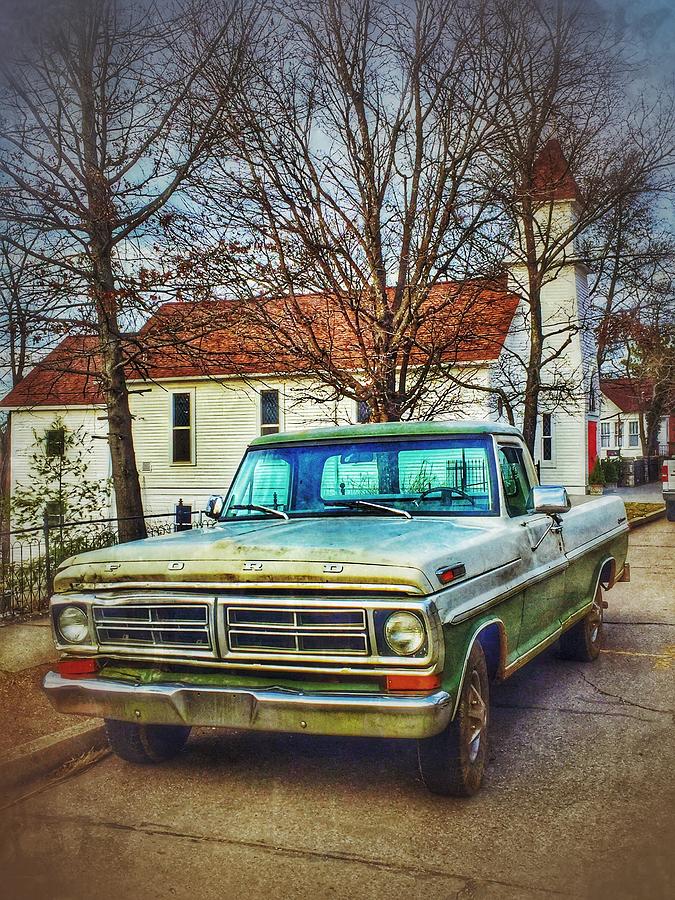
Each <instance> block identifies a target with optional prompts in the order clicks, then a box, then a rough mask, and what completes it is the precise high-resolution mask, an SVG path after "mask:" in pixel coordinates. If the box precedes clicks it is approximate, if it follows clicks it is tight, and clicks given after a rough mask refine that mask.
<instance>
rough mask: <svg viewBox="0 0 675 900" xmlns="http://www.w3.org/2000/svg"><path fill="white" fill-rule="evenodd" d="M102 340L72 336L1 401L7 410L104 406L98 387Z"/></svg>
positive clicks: (1, 404) (92, 337)
mask: <svg viewBox="0 0 675 900" xmlns="http://www.w3.org/2000/svg"><path fill="white" fill-rule="evenodd" d="M97 346H98V339H97V338H96V337H94V336H88V335H71V336H70V337H67V338H65V339H64V340H63V341H61V343H60V344H59V345H58V347H56V348H55V349H54V350H52V351H51V353H49V354H48V355H47V356H45V358H44V359H43V360H42V361H41V362H39V363H38V364H37V365H36V366H35V368H34V369H31V371H30V372H29V373H28V375H26V377H25V378H23V379H22V380H21V381H20V382H19V383H18V384H17V385H16V386H15V387H14V388H12V390H11V391H10V392H9V394H7V395H6V396H5V397H3V399H2V400H0V406H2V407H6V408H15V407H31V406H90V405H92V404H97V403H103V398H102V396H101V392H100V389H99V385H98V379H97V372H98V357H97V354H96V348H97Z"/></svg>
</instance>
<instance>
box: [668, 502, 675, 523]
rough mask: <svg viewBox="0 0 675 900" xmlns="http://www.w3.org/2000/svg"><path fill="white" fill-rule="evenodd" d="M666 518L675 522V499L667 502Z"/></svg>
mask: <svg viewBox="0 0 675 900" xmlns="http://www.w3.org/2000/svg"><path fill="white" fill-rule="evenodd" d="M666 519H668V521H669V522H675V500H669V501H668V502H667V503H666Z"/></svg>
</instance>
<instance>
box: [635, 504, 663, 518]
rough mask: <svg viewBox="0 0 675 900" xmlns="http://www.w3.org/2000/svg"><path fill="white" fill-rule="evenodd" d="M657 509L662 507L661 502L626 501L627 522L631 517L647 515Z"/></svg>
mask: <svg viewBox="0 0 675 900" xmlns="http://www.w3.org/2000/svg"><path fill="white" fill-rule="evenodd" d="M659 509H664V504H663V503H630V502H629V503H626V515H627V516H628V521H629V522H631V521H632V520H633V519H641V518H642V516H648V515H649V514H650V513H653V512H657V511H658V510H659Z"/></svg>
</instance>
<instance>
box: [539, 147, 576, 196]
mask: <svg viewBox="0 0 675 900" xmlns="http://www.w3.org/2000/svg"><path fill="white" fill-rule="evenodd" d="M532 186H533V188H534V192H535V194H536V195H537V198H538V199H542V200H581V194H580V193H579V186H578V184H577V183H576V181H575V180H574V177H573V175H572V172H571V171H570V167H569V164H568V162H567V160H566V159H565V155H564V153H563V151H562V147H561V146H560V142H559V141H558V140H557V139H556V138H550V139H549V140H548V141H547V142H546V143H545V144H544V146H543V148H542V150H541V152H540V154H539V156H538V157H537V159H536V160H535V163H534V172H533V177H532Z"/></svg>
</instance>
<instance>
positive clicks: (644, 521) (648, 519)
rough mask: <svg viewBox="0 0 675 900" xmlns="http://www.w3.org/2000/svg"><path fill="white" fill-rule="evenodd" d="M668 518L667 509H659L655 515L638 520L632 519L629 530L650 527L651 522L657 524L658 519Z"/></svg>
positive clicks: (651, 514) (650, 514) (641, 517)
mask: <svg viewBox="0 0 675 900" xmlns="http://www.w3.org/2000/svg"><path fill="white" fill-rule="evenodd" d="M665 516H666V508H665V506H664V507H663V509H657V510H656V511H655V512H653V513H649V515H647V516H640V517H639V518H638V519H631V521H630V522H629V523H628V527H629V528H631V529H632V528H641V527H642V526H643V525H649V523H650V522H656V521H657V520H658V519H664V518H665Z"/></svg>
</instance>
